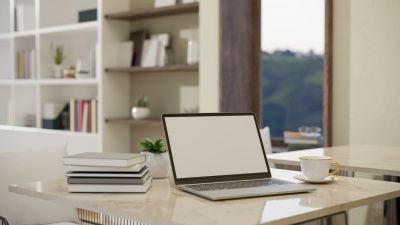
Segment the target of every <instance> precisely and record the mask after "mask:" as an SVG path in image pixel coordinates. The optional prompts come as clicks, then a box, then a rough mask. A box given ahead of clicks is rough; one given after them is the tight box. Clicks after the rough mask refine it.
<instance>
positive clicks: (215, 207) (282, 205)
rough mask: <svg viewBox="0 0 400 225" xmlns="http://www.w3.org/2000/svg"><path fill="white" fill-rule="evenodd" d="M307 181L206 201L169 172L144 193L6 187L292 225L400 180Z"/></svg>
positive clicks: (58, 184)
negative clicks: (298, 186)
mask: <svg viewBox="0 0 400 225" xmlns="http://www.w3.org/2000/svg"><path fill="white" fill-rule="evenodd" d="M271 173H272V175H273V177H275V178H279V179H283V180H288V181H292V182H296V183H302V182H301V181H298V180H296V179H294V178H293V176H294V175H296V174H298V173H299V172H296V171H289V170H279V169H271ZM341 179H342V180H344V181H347V182H350V183H353V184H356V185H358V186H361V187H362V189H360V188H356V187H354V186H351V185H348V184H345V183H342V182H340V181H337V180H335V181H332V182H331V183H328V184H307V185H311V186H314V187H316V188H317V191H314V192H310V193H299V194H289V195H277V196H266V197H256V198H246V199H236V200H225V201H210V200H207V199H204V198H201V197H197V196H194V195H192V194H188V193H186V192H183V191H180V190H178V189H176V186H175V185H174V182H173V178H172V176H169V177H168V179H154V180H153V185H152V187H151V188H150V189H149V191H148V192H147V193H69V192H68V186H67V183H66V179H60V180H50V181H41V182H33V183H27V184H18V185H10V186H9V191H11V192H14V193H18V194H22V195H26V196H30V197H35V198H39V199H43V200H47V201H52V202H58V203H61V204H67V205H70V206H73V207H76V208H81V209H86V210H91V211H95V212H100V213H104V214H108V215H113V216H117V217H122V218H126V219H131V220H136V221H141V222H144V223H150V224H229V225H232V224H241V225H243V224H292V223H298V222H301V221H306V220H310V219H313V218H318V217H322V216H326V215H330V214H333V213H337V212H341V211H344V210H347V209H350V208H354V207H358V206H362V205H367V204H371V203H374V202H379V201H383V200H387V199H391V198H395V197H399V196H400V183H391V182H384V181H375V180H366V179H359V178H350V177H341Z"/></svg>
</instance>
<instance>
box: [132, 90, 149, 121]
mask: <svg viewBox="0 0 400 225" xmlns="http://www.w3.org/2000/svg"><path fill="white" fill-rule="evenodd" d="M149 115H150V109H149V108H148V101H147V98H146V97H144V96H143V95H142V96H140V97H139V98H138V99H136V101H135V102H134V104H133V108H132V117H133V119H135V120H142V119H146V118H147V117H149Z"/></svg>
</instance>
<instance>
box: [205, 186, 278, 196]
mask: <svg viewBox="0 0 400 225" xmlns="http://www.w3.org/2000/svg"><path fill="white" fill-rule="evenodd" d="M279 192H282V189H280V188H276V187H253V188H238V189H223V190H215V191H200V193H202V194H204V195H208V196H210V197H213V198H221V197H222V198H224V197H245V196H248V197H250V196H257V195H263V194H265V195H269V194H275V193H279Z"/></svg>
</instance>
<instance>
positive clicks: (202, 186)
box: [162, 113, 316, 200]
mask: <svg viewBox="0 0 400 225" xmlns="http://www.w3.org/2000/svg"><path fill="white" fill-rule="evenodd" d="M162 120H163V125H164V131H165V136H166V139H167V144H168V149H169V156H170V159H171V165H172V170H173V174H174V180H175V184H176V185H177V187H178V188H179V189H181V190H183V191H187V192H190V193H193V194H196V195H199V196H202V197H205V198H208V199H211V200H222V199H233V198H244V197H254V196H264V195H276V194H285V193H296V192H307V191H314V190H316V188H313V187H309V186H306V185H301V184H295V183H291V182H287V181H283V180H279V179H274V178H271V172H270V169H269V166H268V161H267V156H266V154H265V151H264V146H263V143H262V141H261V136H260V132H259V128H258V125H257V119H256V116H255V115H254V113H196V114H164V115H162Z"/></svg>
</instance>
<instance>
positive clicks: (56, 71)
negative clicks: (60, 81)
mask: <svg viewBox="0 0 400 225" xmlns="http://www.w3.org/2000/svg"><path fill="white" fill-rule="evenodd" d="M53 77H54V78H62V77H63V74H62V65H53Z"/></svg>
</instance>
